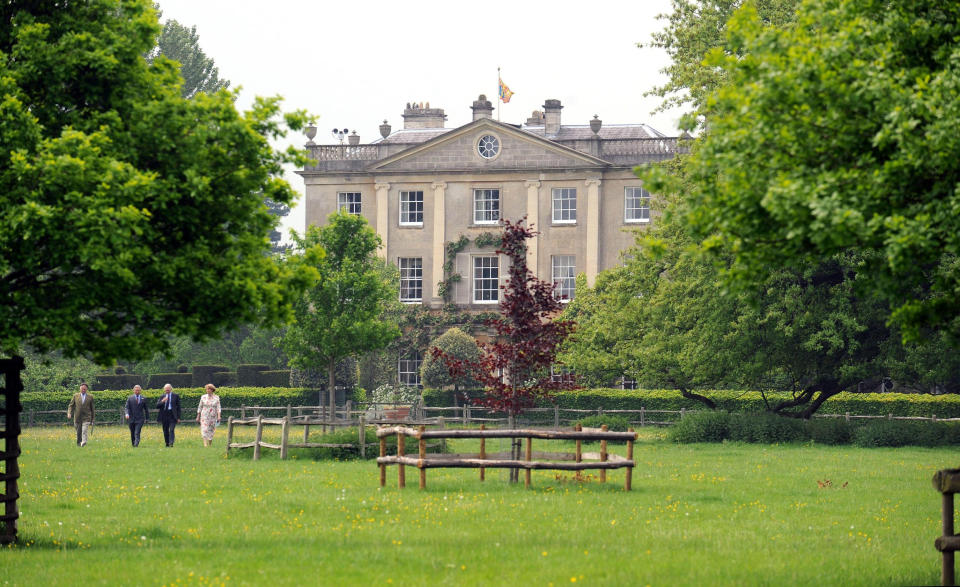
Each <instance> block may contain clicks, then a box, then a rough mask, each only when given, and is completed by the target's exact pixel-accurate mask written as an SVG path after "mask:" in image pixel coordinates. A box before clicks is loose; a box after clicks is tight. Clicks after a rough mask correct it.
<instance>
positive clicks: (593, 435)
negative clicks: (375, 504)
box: [377, 426, 637, 491]
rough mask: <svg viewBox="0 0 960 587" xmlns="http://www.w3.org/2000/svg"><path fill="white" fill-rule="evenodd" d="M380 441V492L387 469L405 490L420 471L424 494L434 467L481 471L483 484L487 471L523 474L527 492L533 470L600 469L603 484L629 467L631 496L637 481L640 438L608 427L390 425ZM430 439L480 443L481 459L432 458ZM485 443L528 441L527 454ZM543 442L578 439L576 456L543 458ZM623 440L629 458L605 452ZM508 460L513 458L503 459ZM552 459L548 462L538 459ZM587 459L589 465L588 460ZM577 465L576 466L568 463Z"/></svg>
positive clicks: (380, 434)
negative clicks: (408, 448)
mask: <svg viewBox="0 0 960 587" xmlns="http://www.w3.org/2000/svg"><path fill="white" fill-rule="evenodd" d="M389 436H396V437H397V454H396V456H387V437H389ZM407 436H412V437H414V438H416V439H417V441H418V446H419V453H418V455H417V456H416V457H408V456H406V454H405V448H404V444H405V443H404V439H405V438H406V437H407ZM377 438H379V439H380V456H379V457H378V458H377V464H378V465H379V466H380V487H384V486H385V485H386V483H387V465H397V486H398V487H399V488H401V489H402V488H404V487H406V475H405V470H404V467H405V466H408V465H409V466H413V467H416V468H417V469H419V470H420V489H425V488H426V486H427V469H433V468H471V469H480V480H481V481H483V480H484V473H485V470H486V469H489V468H500V469H524V474H525V480H524V483H525V485H526V487H530V471H531V470H533V469H549V470H559V471H585V470H591V469H598V470H599V471H600V482H601V483H605V482H606V481H607V471H608V470H610V469H621V468H625V469H626V470H627V471H626V478H625V480H624V489H625V490H626V491H630V489H631V479H632V477H633V467H634V466H635V463H634V462H633V443H634V441H636V439H637V433H636V432H634V431H633V430H632V429H631V430H630V431H629V432H609V431H607V429H606V426H604V427H603V428H602V429H588V430H581V429H580V427H579V426H578V427H577V430H574V431H572V432H565V431H550V430H504V429H501V430H486V429H485V427H484V426H481V428H480V430H426V429H425V427H424V426H420V427H419V428H410V427H407V426H387V427H382V428H379V429H378V430H377ZM429 438H434V439H448V438H478V439H480V453H479V454H476V455H474V454H431V455H427V452H426V441H427V439H429ZM487 438H511V439H521V438H523V439H526V451H525V453H524V458H523V459H522V460H519V459H516V458H514V454H513V453H510V454H509V455H506V454H502V453H497V454H492V455H488V454H486V439H487ZM534 438H537V439H542V440H575V441H576V452H575V453H573V454H570V453H544V452H536V453H535V452H533V439H534ZM610 440H624V441H626V443H627V456H626V457H621V456H619V455H614V454H610V453H608V452H607V441H610ZM583 441H587V442H593V441H600V452H599V453H584V452H582V450H581V447H582V443H583ZM504 456H509V457H510V458H503V457H504ZM534 459H550V460H534ZM585 459H586V460H585ZM570 461H573V462H570Z"/></svg>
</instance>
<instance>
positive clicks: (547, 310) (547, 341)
mask: <svg viewBox="0 0 960 587" xmlns="http://www.w3.org/2000/svg"><path fill="white" fill-rule="evenodd" d="M525 221H526V217H524V218H522V219H521V220H520V221H519V222H517V223H515V224H514V223H511V222H510V221H509V220H501V223H502V224H503V227H504V230H503V236H502V240H501V244H500V248H498V249H497V254H500V255H504V256H505V257H507V259H508V260H509V261H508V262H509V278H508V279H507V283H506V285H503V286H501V289H502V290H503V299H502V300H501V301H500V317H499V318H495V319H493V320H489V321H488V322H487V325H488V326H490V327H492V328H493V329H494V330H495V331H496V340H495V341H494V342H492V343H478V346H479V347H480V359H478V360H475V361H470V360H463V359H458V358H456V357H452V356H449V355H446V354H445V353H444V352H443V351H441V350H440V349H438V348H436V347H434V348H432V349H430V352H431V354H432V355H433V357H434V358H436V359H442V360H443V361H444V362H445V363H446V365H447V369H449V371H450V375H451V377H462V376H464V375H469V376H470V377H472V378H473V379H474V380H476V381H477V382H479V383H480V384H481V385H483V388H484V395H483V397H480V398H476V399H474V400H472V401H473V403H474V404H476V405H480V406H484V407H487V408H491V409H494V410H499V411H502V412H506V414H507V415H508V417H509V419H510V426H511V428H512V427H513V426H514V424H515V422H516V416H517V415H519V414H521V413H522V412H523V411H524V410H526V409H527V408H530V407H533V405H534V404H535V403H536V401H537V400H538V399H540V398H548V397H550V396H551V395H552V394H553V393H554V392H556V391H559V390H563V389H573V388H575V387H576V385H575V383H574V382H573V380H572V379H571V378H569V377H563V378H559V380H555V379H554V378H553V377H551V373H550V367H551V365H553V363H554V360H555V357H556V355H557V351H558V349H559V348H560V345H561V344H562V343H563V341H564V340H565V339H566V338H567V336H568V335H569V334H570V333H571V332H573V329H574V322H572V321H570V320H553V319H552V317H553V316H554V315H555V314H557V313H558V312H559V311H560V309H561V308H562V305H561V303H560V301H559V300H558V299H556V298H555V297H554V295H553V289H554V286H553V284H551V283H547V282H545V281H542V280H540V279H537V277H536V276H535V275H533V273H531V272H530V270H529V269H528V268H527V260H526V252H527V247H526V240H527V239H528V238H531V237H533V236H535V235H536V234H537V232H536V231H534V230H533V228H532V226H530V227H528V226H526V225H525Z"/></svg>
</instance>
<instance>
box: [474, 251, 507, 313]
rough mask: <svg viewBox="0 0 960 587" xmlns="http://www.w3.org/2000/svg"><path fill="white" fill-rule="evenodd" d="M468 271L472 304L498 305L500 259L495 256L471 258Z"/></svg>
mask: <svg viewBox="0 0 960 587" xmlns="http://www.w3.org/2000/svg"><path fill="white" fill-rule="evenodd" d="M470 270H471V285H472V287H471V289H472V290H473V303H474V304H498V303H500V257H498V256H496V255H492V256H489V255H477V256H475V257H472V258H471V261H470Z"/></svg>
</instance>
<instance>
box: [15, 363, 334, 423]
mask: <svg viewBox="0 0 960 587" xmlns="http://www.w3.org/2000/svg"><path fill="white" fill-rule="evenodd" d="M187 375H189V373H188V374H187ZM174 391H176V392H177V393H178V394H180V400H181V405H182V409H183V416H184V418H185V419H192V418H193V414H195V413H196V410H197V404H198V403H199V402H200V396H201V395H203V394H204V390H203V388H200V387H190V388H178V387H177V386H174ZM73 394H74V392H73V391H54V392H47V391H38V392H30V393H23V394H21V395H20V402H21V403H22V404H23V415H22V416H21V418H23V419H24V421H26V420H25V419H26V418H27V412H29V411H31V410H33V411H38V412H39V411H47V410H59V411H61V412H62V415H58V414H44V415H43V416H44V417H43V418H42V419H40V418H38V419H35V422H41V421H42V422H57V423H62V422H65V421H66V413H67V404H68V403H70V398H72V397H73ZM162 394H163V390H162V389H159V388H152V389H145V390H143V396H144V397H145V398H146V399H147V401H149V402H150V403H149V404H148V405H149V406H150V416H151V419H153V416H154V413H153V406H154V405H156V401H157V400H158V399H159V398H160V396H161V395H162ZM92 395H93V398H94V401H96V404H95V407H96V408H98V409H109V410H119V409H122V408H123V404H124V402H125V401H126V400H127V397H128V396H129V395H130V390H126V389H122V390H108V391H97V392H92ZM217 395H219V396H220V405H221V407H224V408H239V407H240V406H286V405H292V406H308V405H309V406H314V405H317V397H318V396H317V390H315V389H305V388H290V387H226V388H220V389H218V390H217ZM116 414H117V412H113V413H112V414H111V415H110V416H106V417H105V418H104V419H105V420H106V421H114V420H117V421H119V416H118V415H116ZM115 415H116V417H114V416H115ZM98 419H100V418H98Z"/></svg>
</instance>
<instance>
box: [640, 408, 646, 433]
mask: <svg viewBox="0 0 960 587" xmlns="http://www.w3.org/2000/svg"><path fill="white" fill-rule="evenodd" d="M646 412H647V410H646V409H645V408H644V407H643V406H640V427H641V428H643V426H644V422H643V420H644V416H645V415H646Z"/></svg>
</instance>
